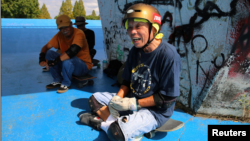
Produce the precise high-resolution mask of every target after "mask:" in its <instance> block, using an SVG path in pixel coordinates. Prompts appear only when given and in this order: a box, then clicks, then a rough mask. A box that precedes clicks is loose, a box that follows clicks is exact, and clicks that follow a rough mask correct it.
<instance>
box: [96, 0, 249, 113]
mask: <svg viewBox="0 0 250 141" xmlns="http://www.w3.org/2000/svg"><path fill="white" fill-rule="evenodd" d="M138 2H142V3H147V4H150V5H152V6H154V7H156V8H157V9H158V10H159V12H160V14H161V17H162V23H163V24H162V28H161V32H162V33H164V38H163V40H166V41H169V42H171V43H172V44H173V45H175V47H176V49H177V50H178V52H179V54H180V55H181V58H182V72H181V78H180V79H181V81H180V86H181V87H180V88H181V89H180V90H181V96H180V97H179V101H180V102H181V103H182V104H183V105H185V106H186V107H188V108H190V109H192V110H194V111H195V112H199V113H208V114H222V115H235V116H242V113H243V110H242V109H243V106H242V105H241V102H240V101H239V99H244V100H248V99H250V97H249V92H250V79H249V74H250V65H249V64H250V61H249V60H250V55H249V53H250V43H249V41H248V38H246V37H245V36H247V35H248V37H249V33H250V28H249V29H248V27H250V22H249V21H247V20H248V19H249V16H250V3H249V1H247V0H98V4H99V10H100V15H101V21H102V28H103V33H104V44H105V49H106V52H107V55H108V58H109V60H113V59H119V60H121V61H123V62H124V61H126V56H127V54H128V50H129V49H131V47H132V46H133V45H132V43H131V40H130V38H129V36H128V34H127V32H126V30H125V29H124V28H123V27H122V18H123V16H124V12H125V11H126V9H127V8H128V7H129V6H130V5H132V4H134V3H138ZM247 22H248V23H247ZM243 28H244V31H242V30H243ZM244 94H245V98H243V95H244ZM245 106H246V105H245Z"/></svg>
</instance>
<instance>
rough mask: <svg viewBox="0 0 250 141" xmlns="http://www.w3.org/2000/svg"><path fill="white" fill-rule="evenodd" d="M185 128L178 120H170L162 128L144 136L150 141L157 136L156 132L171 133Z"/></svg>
mask: <svg viewBox="0 0 250 141" xmlns="http://www.w3.org/2000/svg"><path fill="white" fill-rule="evenodd" d="M183 126H184V123H183V122H181V121H178V120H174V119H171V118H170V119H169V120H168V121H167V122H166V123H165V124H163V125H162V126H161V127H159V128H157V129H155V130H153V131H151V132H149V133H145V134H144V136H145V137H146V138H148V139H150V138H153V137H154V136H155V133H156V132H170V131H175V130H178V129H180V128H181V127H183Z"/></svg>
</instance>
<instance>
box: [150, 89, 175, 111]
mask: <svg viewBox="0 0 250 141" xmlns="http://www.w3.org/2000/svg"><path fill="white" fill-rule="evenodd" d="M153 97H154V101H155V105H156V107H157V108H158V109H160V110H167V109H168V108H170V107H171V106H172V105H173V104H174V103H175V102H176V97H170V96H165V95H163V94H161V93H160V92H158V93H155V94H153Z"/></svg>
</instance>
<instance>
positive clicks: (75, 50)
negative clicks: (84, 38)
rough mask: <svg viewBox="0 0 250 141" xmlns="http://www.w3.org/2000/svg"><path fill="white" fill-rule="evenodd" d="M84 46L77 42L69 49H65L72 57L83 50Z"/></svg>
mask: <svg viewBox="0 0 250 141" xmlns="http://www.w3.org/2000/svg"><path fill="white" fill-rule="evenodd" d="M81 49H82V48H81V47H80V46H78V45H77V44H73V45H71V46H70V47H69V49H68V50H66V51H65V53H66V54H67V55H68V56H69V58H72V57H74V56H76V54H77V53H78V52H79V51H80V50H81Z"/></svg>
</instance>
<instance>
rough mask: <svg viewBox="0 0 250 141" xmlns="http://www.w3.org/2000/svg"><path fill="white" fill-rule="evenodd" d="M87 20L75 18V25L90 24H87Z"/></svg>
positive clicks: (80, 17)
mask: <svg viewBox="0 0 250 141" xmlns="http://www.w3.org/2000/svg"><path fill="white" fill-rule="evenodd" d="M85 21H86V20H85V18H84V17H83V16H78V17H76V18H75V23H74V25H81V24H88V23H86V22H85Z"/></svg>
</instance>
